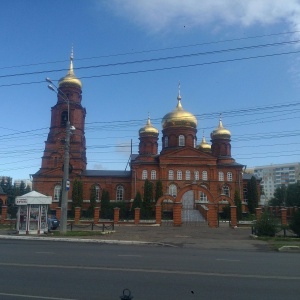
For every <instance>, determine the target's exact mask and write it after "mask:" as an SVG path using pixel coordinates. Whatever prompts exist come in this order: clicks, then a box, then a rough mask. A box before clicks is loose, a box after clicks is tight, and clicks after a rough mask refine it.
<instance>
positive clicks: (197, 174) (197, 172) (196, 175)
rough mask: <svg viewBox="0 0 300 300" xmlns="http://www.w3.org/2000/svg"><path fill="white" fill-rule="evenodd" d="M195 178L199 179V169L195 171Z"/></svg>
mask: <svg viewBox="0 0 300 300" xmlns="http://www.w3.org/2000/svg"><path fill="white" fill-rule="evenodd" d="M194 179H195V180H199V171H195V172H194Z"/></svg>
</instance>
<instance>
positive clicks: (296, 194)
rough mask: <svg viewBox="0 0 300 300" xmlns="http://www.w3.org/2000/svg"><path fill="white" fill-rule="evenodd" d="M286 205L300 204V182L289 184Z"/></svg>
mask: <svg viewBox="0 0 300 300" xmlns="http://www.w3.org/2000/svg"><path fill="white" fill-rule="evenodd" d="M286 206H300V183H294V184H290V185H288V187H287V191H286Z"/></svg>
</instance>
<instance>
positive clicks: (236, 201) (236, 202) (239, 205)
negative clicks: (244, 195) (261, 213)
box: [234, 190, 243, 220]
mask: <svg viewBox="0 0 300 300" xmlns="http://www.w3.org/2000/svg"><path fill="white" fill-rule="evenodd" d="M234 205H235V206H236V216H237V219H238V220H241V219H242V215H243V214H242V201H241V197H240V192H239V191H238V190H236V191H235V192H234Z"/></svg>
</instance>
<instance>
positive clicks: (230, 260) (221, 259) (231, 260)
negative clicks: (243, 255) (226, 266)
mask: <svg viewBox="0 0 300 300" xmlns="http://www.w3.org/2000/svg"><path fill="white" fill-rule="evenodd" d="M216 260H220V261H229V262H238V261H241V260H240V259H226V258H217V259H216Z"/></svg>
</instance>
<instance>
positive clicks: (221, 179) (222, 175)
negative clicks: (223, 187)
mask: <svg viewBox="0 0 300 300" xmlns="http://www.w3.org/2000/svg"><path fill="white" fill-rule="evenodd" d="M219 181H224V173H223V172H219Z"/></svg>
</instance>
